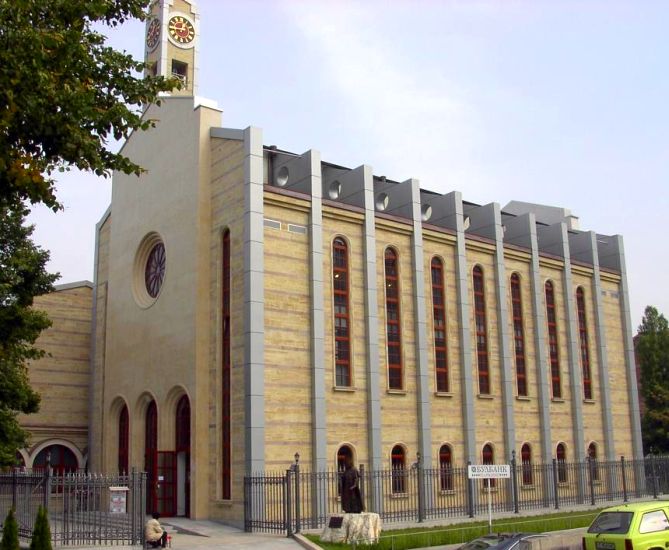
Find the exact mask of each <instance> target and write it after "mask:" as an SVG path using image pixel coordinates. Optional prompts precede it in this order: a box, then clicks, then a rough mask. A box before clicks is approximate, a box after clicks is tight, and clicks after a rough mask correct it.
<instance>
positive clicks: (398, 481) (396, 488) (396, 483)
mask: <svg viewBox="0 0 669 550" xmlns="http://www.w3.org/2000/svg"><path fill="white" fill-rule="evenodd" d="M390 464H391V466H392V485H393V493H405V492H406V457H405V452H404V447H402V445H395V446H394V447H393V450H392V451H391V453H390Z"/></svg>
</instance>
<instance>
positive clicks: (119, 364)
mask: <svg viewBox="0 0 669 550" xmlns="http://www.w3.org/2000/svg"><path fill="white" fill-rule="evenodd" d="M145 116H146V117H148V118H152V119H155V120H157V124H158V126H159V130H157V131H149V132H137V133H135V134H133V135H132V136H131V137H130V138H129V139H128V141H127V142H126V144H125V146H124V148H123V153H124V154H125V155H127V156H129V157H130V158H132V159H133V160H134V161H135V162H137V163H138V164H139V165H140V166H143V167H144V168H145V169H146V170H147V172H146V173H145V174H143V175H142V177H141V178H139V179H138V178H136V177H134V176H126V175H123V174H118V173H117V174H115V175H114V185H113V191H112V204H113V210H114V224H113V225H112V228H111V236H110V258H112V259H113V261H111V262H110V267H109V298H108V302H107V303H108V316H107V347H106V350H107V353H106V361H105V371H104V377H105V382H104V384H105V387H104V390H103V401H104V404H103V407H104V408H105V410H106V411H107V412H108V413H112V412H115V413H116V417H114V416H113V415H112V414H110V415H109V416H108V417H107V419H106V424H107V425H112V423H117V422H118V411H120V407H119V405H120V404H123V403H126V404H127V406H128V409H129V413H130V441H131V444H130V465H131V467H137V468H139V469H142V468H143V467H144V459H143V454H144V425H145V413H146V409H147V406H148V404H149V402H150V400H151V399H154V400H155V402H156V405H157V411H158V449H159V450H173V449H174V437H175V434H174V431H175V428H174V417H175V409H176V403H177V401H178V399H179V397H180V396H182V395H187V396H188V398H189V399H190V405H191V442H192V443H193V444H192V446H191V465H193V467H192V469H191V481H190V490H191V499H190V513H191V517H194V518H200V517H208V516H209V484H210V478H211V475H212V473H211V472H210V471H209V468H208V467H207V465H208V464H209V447H208V446H207V445H196V444H195V442H199V441H204V440H206V438H207V437H208V435H209V426H208V423H209V375H210V373H209V350H210V346H209V337H210V327H209V323H210V315H211V314H210V308H211V306H212V304H211V295H210V280H209V279H210V272H209V269H208V267H209V265H210V257H209V256H210V248H211V210H210V193H211V191H210V182H211V177H210V174H209V172H210V167H211V162H210V159H209V156H210V146H209V140H210V137H209V134H210V128H211V127H212V126H219V125H220V112H219V111H217V110H215V109H211V108H208V107H204V106H196V105H194V99H193V98H192V97H190V98H189V97H180V98H176V97H171V98H164V99H163V100H162V105H161V107H156V106H151V107H149V109H148V111H147V113H146V114H145ZM152 232H155V233H157V234H158V235H159V237H160V238H161V239H162V241H163V242H164V244H165V251H166V258H167V259H166V272H165V279H164V283H163V286H162V288H161V291H160V294H159V295H158V297H157V299H156V300H155V302H153V303H152V304H151V305H150V306H149V307H145V306H144V307H143V306H140V305H139V304H138V302H137V301H136V299H135V297H134V296H133V276H137V277H138V278H139V280H140V282H141V280H142V279H143V277H142V273H139V274H137V273H136V272H135V265H134V264H135V257H136V254H137V251H138V249H139V247H140V244H141V243H142V241H143V239H145V237H146V236H147V235H148V234H150V233H152ZM140 269H141V266H140ZM140 284H141V283H140ZM112 435H113V434H112V432H111V430H110V431H108V432H107V437H106V438H105V441H104V446H105V447H104V449H103V454H104V462H103V464H102V467H103V469H104V470H106V471H111V470H113V469H114V467H115V460H116V444H115V442H114V441H113V438H112ZM195 465H198V467H195Z"/></svg>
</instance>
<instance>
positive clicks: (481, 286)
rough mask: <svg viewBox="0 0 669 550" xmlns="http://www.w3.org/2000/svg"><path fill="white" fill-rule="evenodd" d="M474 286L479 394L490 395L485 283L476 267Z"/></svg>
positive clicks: (480, 270)
mask: <svg viewBox="0 0 669 550" xmlns="http://www.w3.org/2000/svg"><path fill="white" fill-rule="evenodd" d="M472 281H473V286H474V320H475V322H476V359H477V365H478V375H479V394H481V395H489V394H490V365H489V362H488V328H487V325H486V312H485V283H484V280H483V269H482V268H481V266H479V265H477V266H475V267H474V270H473V272H472Z"/></svg>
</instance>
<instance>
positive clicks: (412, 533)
mask: <svg viewBox="0 0 669 550" xmlns="http://www.w3.org/2000/svg"><path fill="white" fill-rule="evenodd" d="M598 513H599V509H597V510H588V511H586V512H562V513H559V514H547V515H545V516H531V517H518V518H508V519H499V520H493V522H492V528H493V531H494V532H502V531H506V532H510V531H523V532H530V533H545V532H547V531H560V530H562V529H574V528H576V527H587V526H588V525H590V523H591V522H592V520H593V519H594V518H595V516H596V515H597V514H598ZM487 532H488V522H487V521H477V522H475V523H460V524H455V525H449V526H448V527H432V528H430V529H426V528H425V527H412V528H411V529H397V530H388V531H384V532H383V533H382V535H381V538H380V540H379V543H378V544H372V545H370V546H362V547H361V548H365V549H369V550H407V549H409V548H422V547H425V546H437V545H441V544H458V543H464V542H466V541H469V540H472V539H474V538H476V537H479V536H481V535H485V534H486V533H487ZM305 536H306V537H307V538H308V539H309V540H310V541H312V542H314V543H316V544H318V545H319V546H320V547H321V548H324V549H325V550H331V549H332V550H335V549H337V550H339V549H342V548H350V547H351V546H350V545H348V544H332V543H329V542H320V540H319V536H318V535H305Z"/></svg>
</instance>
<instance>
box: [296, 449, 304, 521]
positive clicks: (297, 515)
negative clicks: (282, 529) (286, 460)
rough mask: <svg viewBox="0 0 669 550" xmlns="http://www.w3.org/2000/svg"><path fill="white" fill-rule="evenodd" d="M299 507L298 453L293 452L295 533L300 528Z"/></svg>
mask: <svg viewBox="0 0 669 550" xmlns="http://www.w3.org/2000/svg"><path fill="white" fill-rule="evenodd" d="M301 520H302V518H301V509H300V453H295V533H299V532H300V529H301V528H302V525H301V523H302V521H301Z"/></svg>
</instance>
